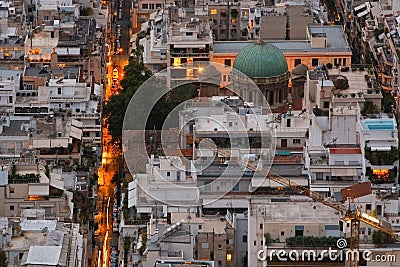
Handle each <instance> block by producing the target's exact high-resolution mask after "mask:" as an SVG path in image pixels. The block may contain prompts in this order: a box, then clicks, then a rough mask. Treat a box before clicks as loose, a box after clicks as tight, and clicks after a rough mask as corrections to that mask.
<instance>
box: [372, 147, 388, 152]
mask: <svg viewBox="0 0 400 267" xmlns="http://www.w3.org/2000/svg"><path fill="white" fill-rule="evenodd" d="M390 150H392V148H391V147H390V146H381V147H377V146H371V151H390Z"/></svg>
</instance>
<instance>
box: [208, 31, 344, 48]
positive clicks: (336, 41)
mask: <svg viewBox="0 0 400 267" xmlns="http://www.w3.org/2000/svg"><path fill="white" fill-rule="evenodd" d="M308 29H309V31H310V33H312V34H313V33H317V32H320V33H325V34H326V38H327V47H325V48H311V43H310V42H309V41H308V40H304V41H303V40H301V41H284V40H282V41H281V40H279V41H278V40H277V41H270V40H265V42H268V43H271V44H273V45H274V46H276V47H277V48H278V49H280V50H281V51H282V52H283V53H295V52H349V53H351V51H350V47H349V45H348V44H347V41H346V39H345V38H344V34H343V30H342V27H341V26H339V25H336V26H316V25H312V26H309V27H308ZM252 43H254V41H240V42H236V41H227V42H225V41H216V42H214V53H238V52H239V51H240V50H241V49H243V48H244V47H246V46H248V45H249V44H252Z"/></svg>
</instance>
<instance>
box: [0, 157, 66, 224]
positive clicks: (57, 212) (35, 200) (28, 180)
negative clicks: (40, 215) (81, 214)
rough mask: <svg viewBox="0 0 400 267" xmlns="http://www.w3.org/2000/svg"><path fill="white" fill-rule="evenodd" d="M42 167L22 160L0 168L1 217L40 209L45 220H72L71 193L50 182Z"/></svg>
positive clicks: (28, 159) (19, 214)
mask: <svg viewBox="0 0 400 267" xmlns="http://www.w3.org/2000/svg"><path fill="white" fill-rule="evenodd" d="M46 172H47V171H46V168H45V166H44V165H43V164H40V163H35V160H34V159H30V158H26V159H23V160H21V161H20V162H18V163H15V164H13V165H8V166H3V167H2V172H1V175H2V186H1V187H0V190H1V192H0V194H1V195H2V198H3V200H4V201H3V202H2V203H1V205H0V211H1V215H2V216H4V217H18V216H21V215H22V214H23V212H24V210H25V209H44V211H45V214H44V216H45V217H46V218H59V219H60V220H62V221H69V220H71V219H72V213H73V205H74V204H73V203H72V193H71V192H68V191H66V190H64V187H60V186H59V185H58V183H53V182H52V179H51V178H49V177H48V172H47V174H46Z"/></svg>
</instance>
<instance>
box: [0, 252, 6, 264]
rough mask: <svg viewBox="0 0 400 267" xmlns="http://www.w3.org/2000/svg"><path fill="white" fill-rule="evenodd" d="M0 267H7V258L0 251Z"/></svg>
mask: <svg viewBox="0 0 400 267" xmlns="http://www.w3.org/2000/svg"><path fill="white" fill-rule="evenodd" d="M0 267H7V256H6V252H5V251H4V250H0Z"/></svg>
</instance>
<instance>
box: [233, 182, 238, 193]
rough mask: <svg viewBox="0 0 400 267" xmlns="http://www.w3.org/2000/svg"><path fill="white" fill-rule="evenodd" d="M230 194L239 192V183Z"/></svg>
mask: <svg viewBox="0 0 400 267" xmlns="http://www.w3.org/2000/svg"><path fill="white" fill-rule="evenodd" d="M232 192H239V182H238V183H236V184H235V186H234V187H233V188H232Z"/></svg>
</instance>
